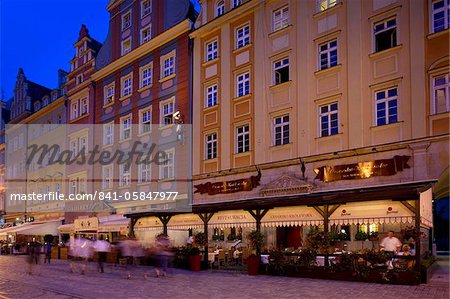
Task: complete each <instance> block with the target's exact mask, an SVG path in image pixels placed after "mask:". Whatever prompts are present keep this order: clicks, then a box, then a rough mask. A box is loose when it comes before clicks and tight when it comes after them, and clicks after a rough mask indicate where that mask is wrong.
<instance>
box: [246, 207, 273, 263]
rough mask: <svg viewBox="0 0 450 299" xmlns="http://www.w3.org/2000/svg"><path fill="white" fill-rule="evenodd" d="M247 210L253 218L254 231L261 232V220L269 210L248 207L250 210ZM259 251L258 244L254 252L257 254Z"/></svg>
mask: <svg viewBox="0 0 450 299" xmlns="http://www.w3.org/2000/svg"><path fill="white" fill-rule="evenodd" d="M246 211H247V212H249V213H250V215H252V217H253V218H254V219H255V221H256V231H257V232H261V220H262V219H263V218H264V216H266V214H267V212H268V211H269V209H254V210H252V209H250V210H246ZM260 252H261V248H259V246H258V247H257V248H256V254H257V255H259V254H260Z"/></svg>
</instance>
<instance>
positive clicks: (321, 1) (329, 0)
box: [317, 0, 337, 11]
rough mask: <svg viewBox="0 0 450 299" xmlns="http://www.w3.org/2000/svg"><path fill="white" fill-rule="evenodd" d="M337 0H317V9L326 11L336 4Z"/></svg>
mask: <svg viewBox="0 0 450 299" xmlns="http://www.w3.org/2000/svg"><path fill="white" fill-rule="evenodd" d="M336 3H337V0H317V10H318V11H324V10H327V9H329V8H331V7H333V6H336Z"/></svg>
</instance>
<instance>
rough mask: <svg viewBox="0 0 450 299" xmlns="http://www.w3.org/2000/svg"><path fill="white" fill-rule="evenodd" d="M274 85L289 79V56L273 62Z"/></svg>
mask: <svg viewBox="0 0 450 299" xmlns="http://www.w3.org/2000/svg"><path fill="white" fill-rule="evenodd" d="M273 71H274V81H275V82H274V83H275V85H277V84H281V83H284V82H288V81H289V58H288V57H284V58H282V59H279V60H276V61H275V62H274V63H273Z"/></svg>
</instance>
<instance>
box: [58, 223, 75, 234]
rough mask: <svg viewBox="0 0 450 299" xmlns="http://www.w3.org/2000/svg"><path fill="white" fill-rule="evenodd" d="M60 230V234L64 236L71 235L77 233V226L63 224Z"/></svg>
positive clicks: (59, 227)
mask: <svg viewBox="0 0 450 299" xmlns="http://www.w3.org/2000/svg"><path fill="white" fill-rule="evenodd" d="M58 230H59V232H60V233H62V234H70V233H73V232H75V224H73V223H68V224H63V225H60V226H58Z"/></svg>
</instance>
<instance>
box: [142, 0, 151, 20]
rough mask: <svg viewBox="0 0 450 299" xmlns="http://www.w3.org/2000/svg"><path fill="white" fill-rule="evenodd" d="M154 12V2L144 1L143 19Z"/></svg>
mask: <svg viewBox="0 0 450 299" xmlns="http://www.w3.org/2000/svg"><path fill="white" fill-rule="evenodd" d="M151 12H152V1H151V0H143V1H142V2H141V18H143V17H145V16H147V15H149V14H150V13H151Z"/></svg>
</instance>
